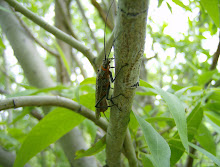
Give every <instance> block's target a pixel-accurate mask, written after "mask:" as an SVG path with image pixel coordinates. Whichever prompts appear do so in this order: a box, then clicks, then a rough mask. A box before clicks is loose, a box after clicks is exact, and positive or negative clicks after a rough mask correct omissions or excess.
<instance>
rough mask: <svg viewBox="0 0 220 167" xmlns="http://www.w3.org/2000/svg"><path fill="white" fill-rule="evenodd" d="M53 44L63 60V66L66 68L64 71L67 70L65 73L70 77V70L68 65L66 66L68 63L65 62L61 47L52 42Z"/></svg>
mask: <svg viewBox="0 0 220 167" xmlns="http://www.w3.org/2000/svg"><path fill="white" fill-rule="evenodd" d="M54 43H55V45H56V48H57V51H58V52H59V54H60V57H61V59H62V60H63V64H64V66H65V67H66V70H67V72H68V74H69V76H70V75H71V70H70V67H69V64H68V62H67V60H66V57H65V54H64V53H63V51H62V49H61V47H60V46H59V45H58V44H57V43H56V42H54Z"/></svg>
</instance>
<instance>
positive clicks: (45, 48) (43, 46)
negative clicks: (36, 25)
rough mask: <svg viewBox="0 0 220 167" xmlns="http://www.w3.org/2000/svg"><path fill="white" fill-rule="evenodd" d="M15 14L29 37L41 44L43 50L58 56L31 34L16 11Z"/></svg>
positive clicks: (57, 54)
mask: <svg viewBox="0 0 220 167" xmlns="http://www.w3.org/2000/svg"><path fill="white" fill-rule="evenodd" d="M15 16H16V17H17V18H18V20H19V22H20V23H21V25H22V27H23V28H24V29H25V30H26V31H27V33H28V34H29V35H30V37H31V38H33V40H34V41H35V42H36V43H37V44H38V45H39V46H41V47H42V48H43V49H44V50H46V51H47V52H48V53H50V54H51V55H53V56H55V57H60V55H59V53H58V52H57V51H55V50H52V49H50V48H49V47H47V46H46V45H44V44H43V43H42V42H41V41H40V40H38V39H37V38H35V36H34V35H33V33H32V32H31V30H30V29H29V28H28V27H27V25H26V24H25V23H24V21H23V20H22V19H21V18H20V17H19V16H18V14H17V13H15Z"/></svg>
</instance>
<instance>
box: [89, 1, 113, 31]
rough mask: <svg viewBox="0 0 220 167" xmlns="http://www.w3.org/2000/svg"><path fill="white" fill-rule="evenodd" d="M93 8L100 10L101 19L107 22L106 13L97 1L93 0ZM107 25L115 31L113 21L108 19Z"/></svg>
mask: <svg viewBox="0 0 220 167" xmlns="http://www.w3.org/2000/svg"><path fill="white" fill-rule="evenodd" d="M91 2H92V4H93V6H94V7H95V8H96V9H97V10H98V12H99V15H100V16H101V18H102V19H103V21H104V22H105V21H106V15H107V14H106V12H105V11H104V10H103V9H102V7H101V6H100V5H99V3H98V2H97V1H96V0H91ZM106 25H107V26H108V27H109V28H110V29H111V30H113V29H114V25H113V24H112V23H111V21H110V20H109V19H107V22H106Z"/></svg>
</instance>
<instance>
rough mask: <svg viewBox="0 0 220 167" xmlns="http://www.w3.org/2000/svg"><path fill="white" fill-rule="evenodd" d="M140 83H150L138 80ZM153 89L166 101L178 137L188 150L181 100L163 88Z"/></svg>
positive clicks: (145, 85) (146, 85)
mask: <svg viewBox="0 0 220 167" xmlns="http://www.w3.org/2000/svg"><path fill="white" fill-rule="evenodd" d="M140 85H141V86H144V87H151V88H152V86H151V85H150V84H148V83H147V82H145V81H143V80H140ZM154 89H155V90H156V91H157V93H158V94H160V95H161V96H162V98H163V99H164V100H165V101H166V103H167V105H168V108H169V110H170V112H171V114H172V116H173V118H174V121H175V123H176V126H177V130H178V132H179V135H180V139H181V141H182V143H183V146H184V148H185V149H186V151H187V152H188V150H189V146H188V138H187V124H186V117H185V109H184V107H183V105H182V103H181V101H180V100H179V99H178V97H176V96H175V95H173V94H171V93H169V92H165V91H164V90H163V89H161V88H159V87H156V86H154Z"/></svg>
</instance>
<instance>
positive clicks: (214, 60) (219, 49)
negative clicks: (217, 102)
mask: <svg viewBox="0 0 220 167" xmlns="http://www.w3.org/2000/svg"><path fill="white" fill-rule="evenodd" d="M219 55H220V32H219V43H218V47H217V50H216V52H215V53H214V55H213V58H212V64H211V66H210V68H209V70H210V71H212V70H215V69H216V66H217V63H218V59H219ZM211 81H212V79H211V80H209V81H208V82H207V83H206V84H205V88H207V87H208V85H209V84H210V82H211Z"/></svg>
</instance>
